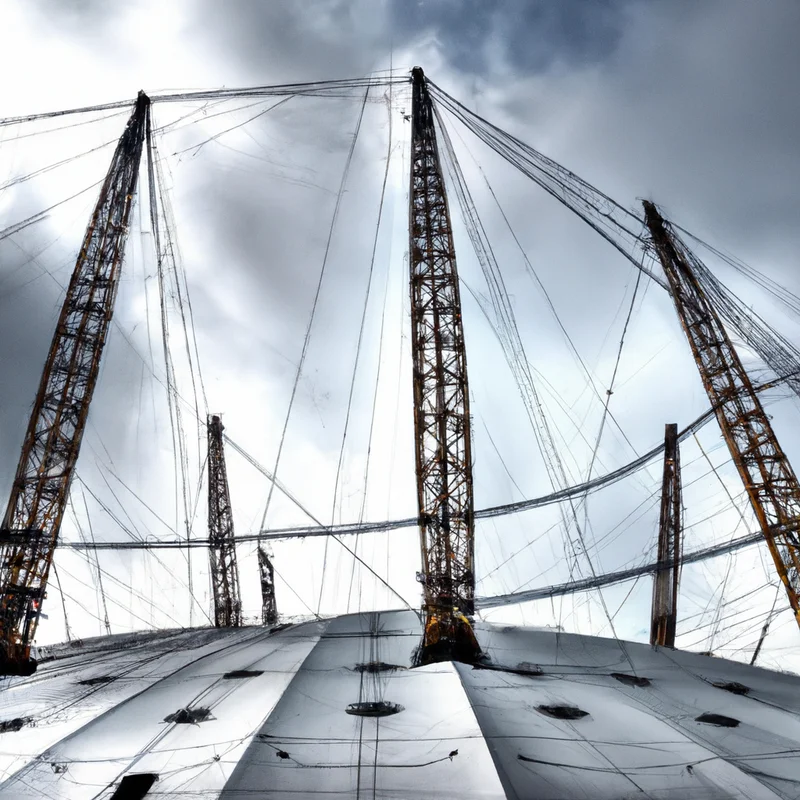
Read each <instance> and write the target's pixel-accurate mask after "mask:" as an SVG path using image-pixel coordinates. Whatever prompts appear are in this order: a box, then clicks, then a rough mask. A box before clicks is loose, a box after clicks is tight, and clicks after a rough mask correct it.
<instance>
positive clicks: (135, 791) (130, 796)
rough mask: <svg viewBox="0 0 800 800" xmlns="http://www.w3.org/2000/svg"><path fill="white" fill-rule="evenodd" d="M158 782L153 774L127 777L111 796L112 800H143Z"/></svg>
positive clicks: (141, 773)
mask: <svg viewBox="0 0 800 800" xmlns="http://www.w3.org/2000/svg"><path fill="white" fill-rule="evenodd" d="M157 780H158V775H154V774H153V773H152V772H140V773H139V774H137V775H126V776H125V777H124V778H123V779H122V780H121V781H120V782H119V786H117V791H116V792H114V794H112V795H111V800H142V798H143V797H144V796H145V795H146V794H147V793H148V792H149V791H150V787H151V786H152V785H153V784H154V783H155V782H156V781H157Z"/></svg>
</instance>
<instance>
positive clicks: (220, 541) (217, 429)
mask: <svg viewBox="0 0 800 800" xmlns="http://www.w3.org/2000/svg"><path fill="white" fill-rule="evenodd" d="M207 426H208V558H209V562H210V566H211V589H212V594H213V597H214V624H215V625H216V626H217V627H218V628H230V627H239V626H240V625H241V624H242V600H241V595H240V592H239V568H238V566H237V564H236V541H235V539H234V536H233V512H232V510H231V496H230V489H229V487H228V472H227V469H226V467H225V450H224V444H223V440H222V432H223V430H224V426H223V425H222V420H221V419H220V418H219V417H218V416H217V415H212V414H210V415H209V417H208V422H207Z"/></svg>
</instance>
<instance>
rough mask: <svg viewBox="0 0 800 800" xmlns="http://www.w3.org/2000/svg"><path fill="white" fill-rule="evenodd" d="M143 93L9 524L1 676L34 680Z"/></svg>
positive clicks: (122, 145) (68, 318)
mask: <svg viewBox="0 0 800 800" xmlns="http://www.w3.org/2000/svg"><path fill="white" fill-rule="evenodd" d="M149 107H150V100H149V98H148V97H147V96H146V95H145V94H144V93H143V92H140V93H139V97H138V99H137V101H136V106H135V108H134V111H133V114H132V116H131V118H130V119H129V120H128V124H127V126H126V128H125V131H124V133H123V134H122V137H121V138H120V140H119V144H118V145H117V149H116V150H115V152H114V157H113V159H112V162H111V166H110V168H109V170H108V174H107V175H106V178H105V181H104V182H103V186H102V189H101V190H100V197H99V199H98V201H97V205H96V207H95V210H94V213H93V214H92V217H91V220H90V222H89V226H88V228H87V230H86V235H85V237H84V240H83V244H82V246H81V250H80V253H79V254H78V259H77V262H76V264H75V269H74V271H73V274H72V278H71V280H70V283H69V287H68V288H67V294H66V297H65V299H64V304H63V306H62V309H61V314H60V316H59V319H58V324H57V326H56V331H55V334H54V336H53V341H52V344H51V346H50V351H49V353H48V356H47V361H46V362H45V366H44V372H43V374H42V379H41V382H40V384H39V390H38V392H37V394H36V400H35V402H34V406H33V411H32V412H31V417H30V422H29V424H28V429H27V432H26V434H25V440H24V442H23V445H22V453H21V455H20V460H19V465H18V467H17V472H16V476H15V478H14V483H13V486H12V489H11V497H10V498H9V501H8V507H7V510H6V514H5V517H4V519H3V524H2V552H0V672H6V673H8V672H26V671H27V672H30V671H33V670H34V669H35V668H36V665H35V662H34V661H33V660H32V659H31V643H32V642H33V638H34V635H35V633H36V627H37V625H38V622H39V615H40V613H41V607H42V600H43V599H44V597H45V592H46V588H47V578H48V575H49V572H50V565H51V564H52V561H53V553H54V550H55V546H56V543H57V540H58V534H59V529H60V527H61V521H62V519H63V516H64V511H65V508H66V504H67V498H68V494H69V486H70V481H71V480H72V475H73V471H74V468H75V463H76V461H77V459H78V453H79V452H80V446H81V439H82V437H83V431H84V428H85V426H86V418H87V415H88V413H89V404H90V402H91V399H92V394H93V392H94V388H95V385H96V383H97V375H98V370H99V368H100V357H101V356H102V353H103V347H104V345H105V342H106V336H107V334H108V328H109V325H110V323H111V316H112V313H113V310H114V300H115V298H116V294H117V288H118V286H119V278H120V268H121V264H122V257H123V252H124V247H125V240H126V237H127V233H128V220H129V217H130V212H131V207H132V205H133V197H134V194H135V191H136V184H137V179H138V174H139V162H140V161H141V155H142V145H143V142H144V137H145V121H146V117H147V114H148V111H149Z"/></svg>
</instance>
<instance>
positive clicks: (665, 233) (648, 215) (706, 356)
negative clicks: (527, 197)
mask: <svg viewBox="0 0 800 800" xmlns="http://www.w3.org/2000/svg"><path fill="white" fill-rule="evenodd" d="M644 208H645V222H646V224H647V227H648V228H649V230H650V234H651V238H652V243H653V246H654V247H655V251H656V253H657V255H658V258H659V260H660V261H661V265H662V267H663V268H664V272H665V273H666V276H667V279H668V281H669V285H670V290H671V292H672V299H673V301H674V303H675V307H676V309H677V311H678V316H679V318H680V321H681V325H682V326H683V329H684V332H685V333H686V336H687V338H688V339H689V344H690V346H691V348H692V353H693V355H694V358H695V361H696V362H697V366H698V368H699V370H700V376H701V378H702V380H703V384H704V386H705V389H706V392H707V393H708V397H709V399H710V401H711V405H712V407H713V408H714V409H715V411H716V415H717V420H718V421H719V425H720V428H721V429H722V434H723V436H724V438H725V441H726V443H727V445H728V449H729V450H730V453H731V457H732V459H733V462H734V464H735V465H736V468H737V470H738V471H739V474H740V476H741V478H742V481H743V482H744V486H745V489H746V491H747V495H748V498H749V500H750V504H751V506H752V507H753V511H754V512H755V514H756V517H757V519H758V522H759V525H760V527H761V531H762V533H763V534H764V538H765V539H766V541H767V546H768V547H769V550H770V553H771V554H772V558H773V560H774V561H775V566H776V568H777V570H778V574H779V576H780V579H781V581H782V582H783V584H784V586H785V588H786V593H787V595H788V597H789V603H790V604H791V606H792V609H793V611H794V613H795V618H796V619H797V621H798V624H800V602H799V601H798V595H799V594H800V541H798V535H797V532H798V528H800V486H798V482H797V477H796V476H795V474H794V471H793V470H792V467H791V465H790V464H789V460H788V459H787V457H786V454H785V453H784V452H783V450H782V449H781V446H780V444H779V443H778V439H777V437H776V436H775V432H774V431H773V429H772V425H771V424H770V421H769V418H768V417H767V415H766V413H765V411H764V407H763V406H762V404H761V401H760V400H759V398H758V395H757V394H756V392H755V389H754V388H753V384H752V383H751V381H750V379H749V378H748V376H747V373H746V372H745V370H744V367H743V365H742V362H741V360H740V358H739V356H738V354H737V353H736V350H735V349H734V347H733V343H732V342H731V340H730V337H729V336H728V333H727V331H726V330H725V328H724V326H723V324H722V321H721V320H720V318H719V316H718V314H717V313H716V311H715V310H714V307H713V305H712V304H711V302H710V301H709V299H708V296H707V295H706V293H705V291H704V290H703V288H702V286H701V284H700V282H699V281H698V280H697V277H696V275H697V274H700V273H701V272H702V271H704V267H703V265H702V263H701V262H700V261H699V260H698V259H697V257H696V256H695V255H694V254H693V253H692V252H691V251H690V250H689V248H688V247H687V246H686V245H685V244H684V243H683V242H682V241H681V239H680V238H679V237H678V236H677V234H676V233H675V232H674V230H673V229H672V227H671V226H670V225H669V223H667V222H666V221H665V220H664V219H663V217H662V216H661V214H660V213H659V212H658V210H657V209H656V207H655V205H654V204H653V203H651V202H649V201H645V203H644Z"/></svg>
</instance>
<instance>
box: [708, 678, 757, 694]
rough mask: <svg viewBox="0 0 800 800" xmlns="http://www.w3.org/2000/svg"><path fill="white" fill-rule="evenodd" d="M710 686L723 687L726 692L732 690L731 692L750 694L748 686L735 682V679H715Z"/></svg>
mask: <svg viewBox="0 0 800 800" xmlns="http://www.w3.org/2000/svg"><path fill="white" fill-rule="evenodd" d="M712 686H716V687H717V689H724V690H725V691H726V692H732V693H733V694H750V687H749V686H745V685H744V684H743V683H737V682H736V681H715V682H714V683H713V684H712Z"/></svg>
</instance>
